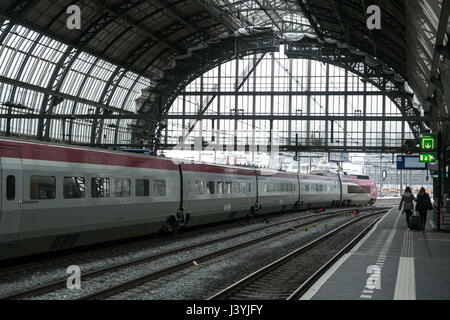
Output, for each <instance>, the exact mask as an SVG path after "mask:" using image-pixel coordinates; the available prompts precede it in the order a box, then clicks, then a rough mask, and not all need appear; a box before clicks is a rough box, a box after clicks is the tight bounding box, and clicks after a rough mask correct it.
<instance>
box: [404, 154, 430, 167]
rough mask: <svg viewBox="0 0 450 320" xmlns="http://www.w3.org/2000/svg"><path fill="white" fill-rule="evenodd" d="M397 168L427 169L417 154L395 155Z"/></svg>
mask: <svg viewBox="0 0 450 320" xmlns="http://www.w3.org/2000/svg"><path fill="white" fill-rule="evenodd" d="M397 170H428V166H427V163H425V162H420V161H419V156H397Z"/></svg>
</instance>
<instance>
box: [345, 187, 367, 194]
mask: <svg viewBox="0 0 450 320" xmlns="http://www.w3.org/2000/svg"><path fill="white" fill-rule="evenodd" d="M348 193H366V190H364V189H363V188H361V187H360V186H348Z"/></svg>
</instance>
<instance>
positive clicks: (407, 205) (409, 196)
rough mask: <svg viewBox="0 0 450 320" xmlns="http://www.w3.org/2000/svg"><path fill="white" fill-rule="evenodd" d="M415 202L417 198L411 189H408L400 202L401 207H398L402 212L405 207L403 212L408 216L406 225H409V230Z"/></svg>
mask: <svg viewBox="0 0 450 320" xmlns="http://www.w3.org/2000/svg"><path fill="white" fill-rule="evenodd" d="M413 201H416V197H415V196H414V195H413V193H412V191H411V188H410V187H406V189H405V192H404V193H403V196H402V200H401V201H400V205H399V206H398V210H402V205H403V212H404V213H405V214H406V223H407V225H408V228H409V222H410V219H411V216H412V213H413V210H414V203H413Z"/></svg>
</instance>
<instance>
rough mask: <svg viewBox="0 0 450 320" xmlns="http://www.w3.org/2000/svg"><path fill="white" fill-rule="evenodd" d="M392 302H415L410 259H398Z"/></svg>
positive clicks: (412, 262)
mask: <svg viewBox="0 0 450 320" xmlns="http://www.w3.org/2000/svg"><path fill="white" fill-rule="evenodd" d="M394 300H416V279H415V270H414V258H412V257H400V263H399V266H398V272H397V282H396V283H395V292H394Z"/></svg>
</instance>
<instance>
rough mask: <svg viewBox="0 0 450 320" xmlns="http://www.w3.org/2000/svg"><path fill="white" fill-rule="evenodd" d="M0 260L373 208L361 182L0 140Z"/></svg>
mask: <svg viewBox="0 0 450 320" xmlns="http://www.w3.org/2000/svg"><path fill="white" fill-rule="evenodd" d="M0 170H1V181H2V184H1V186H2V187H1V197H0V198H1V200H0V208H1V210H0V260H7V259H11V258H19V257H24V256H29V255H36V254H40V253H46V252H53V251H58V250H63V249H68V248H74V247H80V246H87V245H91V244H96V243H101V242H108V241H113V240H119V239H122V238H131V237H138V236H143V235H149V234H154V233H157V232H159V231H162V230H165V231H170V232H176V231H177V230H180V229H181V228H184V227H186V226H188V227H189V226H197V225H203V224H208V223H214V222H221V221H226V220H233V219H239V218H244V217H246V216H259V215H268V214H271V213H275V212H283V211H288V210H293V209H299V210H303V209H315V208H329V207H338V206H349V205H355V206H358V205H367V204H373V203H374V202H375V201H376V199H377V194H378V192H377V189H376V187H375V185H374V182H373V180H372V179H371V178H370V177H368V176H359V175H351V174H347V173H344V172H339V173H337V172H332V171H315V172H312V173H310V174H308V175H303V174H297V173H290V172H281V171H276V170H269V169H260V168H253V167H248V168H247V167H235V166H226V165H212V164H198V163H192V162H183V161H181V160H174V159H169V158H165V157H155V156H150V155H144V154H137V153H126V152H122V151H114V150H106V149H95V148H87V147H77V146H73V145H64V144H57V143H50V142H37V141H29V140H21V139H19V138H10V137H4V138H0Z"/></svg>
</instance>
